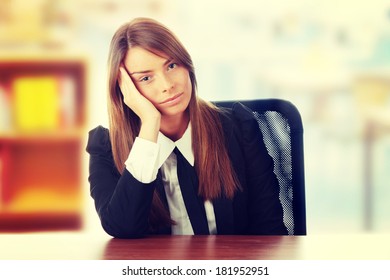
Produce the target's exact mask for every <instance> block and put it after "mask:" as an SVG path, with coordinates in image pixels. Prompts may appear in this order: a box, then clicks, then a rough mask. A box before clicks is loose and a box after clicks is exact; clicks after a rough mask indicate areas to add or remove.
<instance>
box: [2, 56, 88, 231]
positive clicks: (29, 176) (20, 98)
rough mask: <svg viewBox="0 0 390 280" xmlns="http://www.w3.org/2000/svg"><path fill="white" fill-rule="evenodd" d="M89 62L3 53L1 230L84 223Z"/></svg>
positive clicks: (76, 226) (70, 226)
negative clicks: (87, 76)
mask: <svg viewBox="0 0 390 280" xmlns="http://www.w3.org/2000/svg"><path fill="white" fill-rule="evenodd" d="M85 100H86V62H85V61H84V60H83V59H74V58H72V59H69V58H68V59H67V58H61V59H59V58H56V59H53V58H50V59H46V58H40V59H39V58H34V59H31V58H28V59H20V58H19V59H14V60H12V59H1V58H0V120H1V122H0V232H9V231H41V230H73V229H79V228H80V227H81V226H82V188H81V186H82V174H81V172H82V171H81V170H82V163H81V159H82V153H83V145H84V134H85V132H84V126H85V119H86V116H85V115H86V113H85V102H86V101H85Z"/></svg>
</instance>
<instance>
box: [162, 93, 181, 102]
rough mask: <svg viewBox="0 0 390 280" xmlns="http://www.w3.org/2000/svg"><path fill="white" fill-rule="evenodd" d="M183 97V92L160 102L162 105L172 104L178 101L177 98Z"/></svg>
mask: <svg viewBox="0 0 390 280" xmlns="http://www.w3.org/2000/svg"><path fill="white" fill-rule="evenodd" d="M182 95H183V93H182V92H181V93H178V94H176V95H174V96H172V97H169V98H167V99H165V100H164V101H162V102H160V104H166V103H169V102H172V101H174V100H176V99H177V98H179V97H180V96H182Z"/></svg>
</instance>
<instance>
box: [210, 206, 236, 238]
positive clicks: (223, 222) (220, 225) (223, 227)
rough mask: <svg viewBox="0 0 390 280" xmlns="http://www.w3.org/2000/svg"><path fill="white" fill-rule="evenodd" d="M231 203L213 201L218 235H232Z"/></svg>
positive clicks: (232, 216) (232, 217)
mask: <svg viewBox="0 0 390 280" xmlns="http://www.w3.org/2000/svg"><path fill="white" fill-rule="evenodd" d="M232 202H233V201H232V200H230V199H226V198H218V199H216V200H214V201H213V206H214V214H215V220H216V223H217V233H218V234H234V233H235V230H234V215H233V203H232Z"/></svg>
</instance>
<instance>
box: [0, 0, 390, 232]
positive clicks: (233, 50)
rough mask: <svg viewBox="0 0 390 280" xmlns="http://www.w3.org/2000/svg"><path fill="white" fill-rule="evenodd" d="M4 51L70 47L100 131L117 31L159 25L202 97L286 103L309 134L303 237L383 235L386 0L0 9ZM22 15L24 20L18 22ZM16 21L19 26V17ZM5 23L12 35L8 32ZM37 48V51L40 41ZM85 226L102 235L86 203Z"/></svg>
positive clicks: (389, 195) (6, 4)
mask: <svg viewBox="0 0 390 280" xmlns="http://www.w3.org/2000/svg"><path fill="white" fill-rule="evenodd" d="M0 5H1V9H0V10H1V13H2V17H1V18H3V19H2V20H1V21H0V45H1V46H0V47H1V49H0V50H1V53H7V52H9V51H11V50H12V52H14V51H15V46H16V49H17V48H19V49H20V50H21V51H23V50H28V51H29V52H32V53H34V52H36V51H37V49H42V48H44V49H45V48H50V49H51V50H53V48H59V49H66V50H67V51H68V52H74V53H77V54H81V55H83V56H84V57H85V58H86V60H87V61H88V77H89V78H88V98H87V100H88V102H87V112H88V117H87V125H86V128H85V129H86V131H87V130H88V129H90V128H93V127H94V126H96V125H98V124H103V125H105V126H107V115H106V104H105V102H106V82H105V81H106V80H105V79H106V60H107V52H108V45H109V41H110V39H111V37H112V34H113V32H114V31H115V30H116V28H118V26H119V25H120V24H122V23H123V22H125V21H128V20H130V19H131V18H133V17H136V16H149V17H153V18H156V19H157V20H160V21H162V22H163V23H165V24H166V25H167V26H169V27H170V28H171V29H172V30H173V31H174V32H175V33H176V34H177V35H178V36H179V38H181V40H182V42H183V43H184V45H185V46H186V47H187V48H188V50H189V52H190V53H191V54H192V57H193V60H194V63H195V68H196V73H197V77H198V83H199V92H198V93H199V95H200V96H202V97H203V98H205V99H209V100H218V99H252V98H269V97H275V98H284V99H288V100H290V101H292V102H293V103H294V104H295V105H296V106H297V107H298V109H299V110H300V112H301V114H302V118H303V123H304V128H305V166H306V170H305V171H306V192H307V215H308V231H309V233H313V232H324V231H325V232H350V231H353V232H356V231H364V230H366V231H367V230H368V231H377V232H382V231H389V230H390V217H389V216H390V207H389V206H388V205H389V203H388V201H390V188H388V183H387V182H389V181H390V174H389V172H388V170H390V116H389V115H390V112H389V111H390V107H389V106H390V101H389V95H390V52H389V49H390V5H389V4H388V1H384V0H377V1H360V2H359V1H352V0H344V1H325V0H312V1H308V0H306V1H305V0H301V1H282V0H276V1H255V0H253V1H251V0H241V1H222V0H217V1H206V0H204V1H203V0H202V1H199V0H197V1H192V0H191V1H180V0H168V1H162V0H161V1H158V0H144V1H135V0H128V1H125V0H117V1H114V0H98V1H92V0H79V1H75V0H74V1H61V0H58V1H47V0H34V1H29V2H28V5H29V9H19V8H20V7H25V5H27V4H26V3H25V1H20V0H17V1H3V2H1V4H0ZM26 18H28V19H29V21H26V20H25V19H26ZM22 19H24V20H22ZM10 26H11V27H12V28H10ZM42 42H45V44H42ZM87 160H88V158H87V155H85V157H84V158H83V161H84V162H85V170H84V175H85V182H86V184H85V196H86V207H85V209H86V210H85V212H86V220H85V221H86V228H88V229H89V228H94V229H95V228H98V227H99V225H98V221H97V217H96V214H95V213H94V209H93V205H92V201H91V199H90V198H89V197H88V184H87V180H86V172H87Z"/></svg>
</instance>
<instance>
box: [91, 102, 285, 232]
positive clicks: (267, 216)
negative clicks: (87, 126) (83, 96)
mask: <svg viewBox="0 0 390 280" xmlns="http://www.w3.org/2000/svg"><path fill="white" fill-rule="evenodd" d="M221 122H222V126H223V130H224V134H225V140H226V145H227V149H228V152H229V156H230V159H231V161H232V166H233V168H234V170H235V172H236V174H237V176H238V179H239V181H240V183H241V187H242V191H240V192H237V193H236V195H235V197H234V198H233V199H232V200H230V199H227V198H224V197H221V198H218V199H216V200H214V201H213V206H214V213H215V218H216V224H217V232H218V234H259V235H284V234H287V230H286V227H285V226H284V223H283V209H282V206H281V203H280V201H279V185H278V182H277V179H276V176H275V174H274V172H273V160H272V158H271V157H270V156H269V154H268V153H267V150H266V147H265V145H264V142H263V140H262V134H261V132H260V129H259V126H258V124H257V121H256V120H255V119H254V116H253V114H252V112H251V111H250V110H249V109H247V108H246V107H244V106H243V105H242V104H240V103H237V104H235V105H234V106H233V108H232V109H231V110H226V111H224V112H223V113H221ZM87 152H88V153H89V154H90V163H89V178H88V180H89V182H90V190H91V196H92V198H93V199H94V201H95V207H96V210H97V213H98V215H99V217H100V220H101V223H102V226H103V228H104V230H105V231H106V232H107V233H108V234H110V235H112V236H114V237H119V238H134V237H140V236H144V235H148V234H150V232H149V225H148V217H149V212H150V208H151V202H152V196H153V192H154V190H155V188H159V189H160V190H161V189H164V188H163V183H162V180H161V176H157V179H156V180H155V181H153V182H151V183H150V184H143V183H141V182H139V181H138V180H136V179H135V178H134V177H133V176H132V175H131V174H130V172H129V171H127V170H126V169H125V171H124V172H123V173H122V175H121V174H120V173H119V172H118V171H117V169H116V167H115V165H114V161H113V156H112V152H111V144H110V139H109V131H108V129H106V128H103V127H102V126H98V127H96V128H95V129H93V130H91V131H90V132H89V139H88V144H87ZM210 172H215V171H211V170H210ZM194 199H196V198H194ZM162 201H166V200H165V199H162ZM167 209H168V208H167ZM187 210H188V209H187ZM189 216H190V217H191V215H190V213H189ZM194 232H195V229H194ZM159 233H160V234H170V228H166V229H163V230H161V231H160V232H159Z"/></svg>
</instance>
